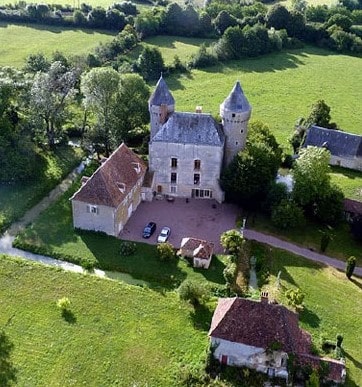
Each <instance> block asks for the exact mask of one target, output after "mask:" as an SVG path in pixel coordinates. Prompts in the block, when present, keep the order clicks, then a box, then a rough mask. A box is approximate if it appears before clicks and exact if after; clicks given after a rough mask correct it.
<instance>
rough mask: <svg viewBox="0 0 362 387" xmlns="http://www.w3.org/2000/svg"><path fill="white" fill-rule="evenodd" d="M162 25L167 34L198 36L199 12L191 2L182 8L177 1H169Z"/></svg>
mask: <svg viewBox="0 0 362 387" xmlns="http://www.w3.org/2000/svg"><path fill="white" fill-rule="evenodd" d="M162 27H163V32H164V33H166V34H169V35H181V36H198V34H199V31H200V23H199V14H198V12H197V11H196V10H195V8H194V7H193V6H192V5H191V4H188V5H186V7H185V8H184V9H183V8H181V7H180V6H179V5H178V4H177V3H171V4H169V5H168V6H167V7H166V10H165V13H164V15H163V18H162Z"/></svg>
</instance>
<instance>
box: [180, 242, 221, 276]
mask: <svg viewBox="0 0 362 387" xmlns="http://www.w3.org/2000/svg"><path fill="white" fill-rule="evenodd" d="M213 251H214V244H213V243H211V242H207V241H204V240H201V239H197V238H191V237H187V238H182V241H181V247H180V250H179V252H178V253H179V255H182V256H184V257H188V258H191V259H192V260H193V266H194V267H200V268H204V269H208V268H209V266H210V263H211V258H212V254H213Z"/></svg>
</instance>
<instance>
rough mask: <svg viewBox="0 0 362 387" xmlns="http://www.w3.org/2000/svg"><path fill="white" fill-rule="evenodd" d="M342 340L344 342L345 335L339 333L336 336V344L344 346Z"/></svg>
mask: <svg viewBox="0 0 362 387" xmlns="http://www.w3.org/2000/svg"><path fill="white" fill-rule="evenodd" d="M342 342H343V336H342V335H341V334H338V335H337V336H336V346H337V347H339V348H341V347H342Z"/></svg>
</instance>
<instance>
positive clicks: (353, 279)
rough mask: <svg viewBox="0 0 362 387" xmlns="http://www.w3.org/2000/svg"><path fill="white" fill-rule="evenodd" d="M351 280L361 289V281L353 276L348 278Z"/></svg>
mask: <svg viewBox="0 0 362 387" xmlns="http://www.w3.org/2000/svg"><path fill="white" fill-rule="evenodd" d="M350 281H351V282H353V283H354V284H355V285H356V286H357V287H359V288H360V289H361V290H362V283H361V282H359V281H358V280H356V279H355V278H351V279H350Z"/></svg>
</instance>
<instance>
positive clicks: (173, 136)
mask: <svg viewBox="0 0 362 387" xmlns="http://www.w3.org/2000/svg"><path fill="white" fill-rule="evenodd" d="M153 141H156V142H168V143H181V144H197V145H215V146H223V145H224V134H223V132H222V130H221V127H220V125H219V124H218V123H217V122H216V121H215V120H214V118H213V117H212V116H211V114H202V113H179V112H175V113H173V114H171V116H170V118H169V119H168V120H167V122H166V123H165V124H164V125H163V126H162V128H161V129H160V130H159V131H158V132H157V134H156V135H155V136H154V137H153V138H152V142H153Z"/></svg>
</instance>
